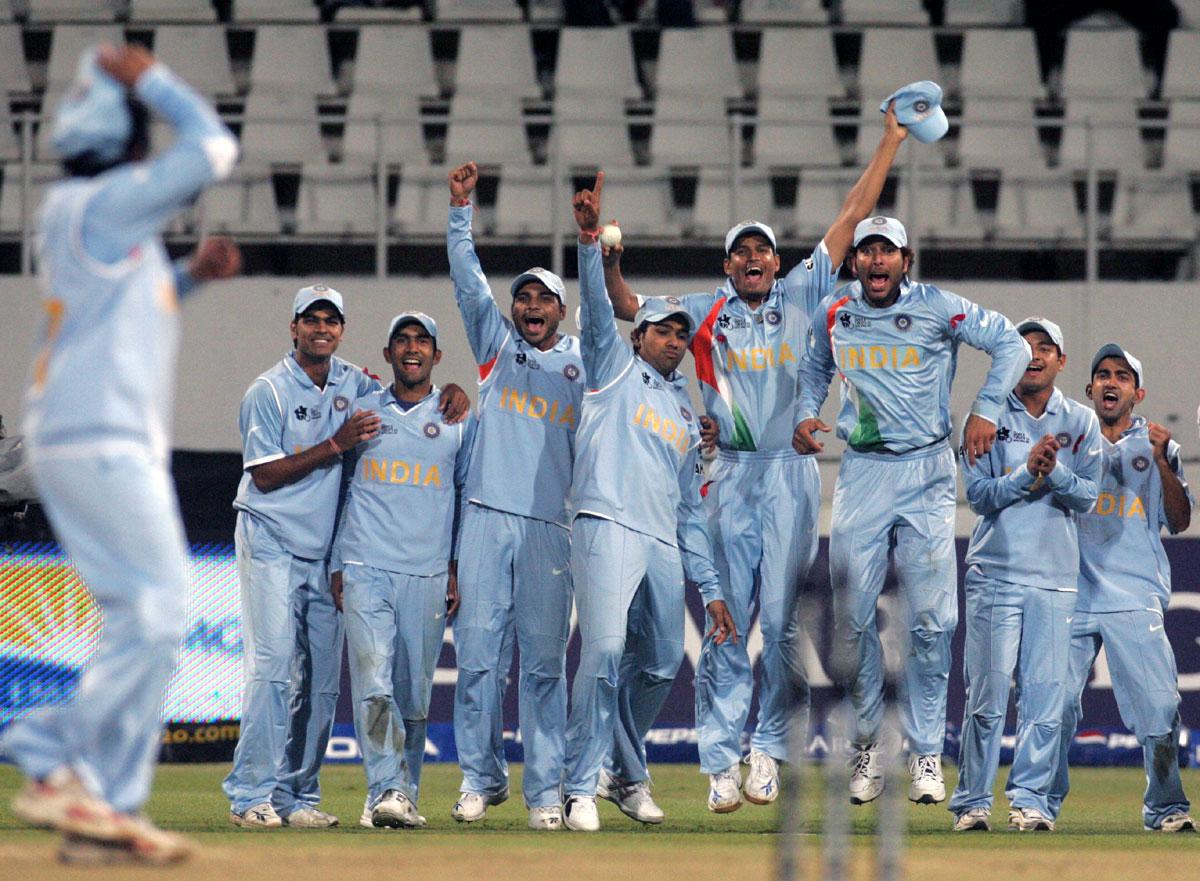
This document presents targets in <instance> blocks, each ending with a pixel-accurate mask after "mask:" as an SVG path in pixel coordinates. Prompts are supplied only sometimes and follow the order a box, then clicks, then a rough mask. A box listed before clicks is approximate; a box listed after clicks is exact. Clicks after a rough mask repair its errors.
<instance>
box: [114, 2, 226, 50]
mask: <svg viewBox="0 0 1200 881" xmlns="http://www.w3.org/2000/svg"><path fill="white" fill-rule="evenodd" d="M129 20H130V21H132V22H135V23H138V24H141V23H145V22H152V23H154V22H165V21H170V22H181V23H182V22H187V23H191V24H201V23H204V22H215V21H216V20H217V10H216V7H214V6H213V5H212V3H210V2H208V0H130V3H129ZM157 48H158V44H157V43H155V49H157Z"/></svg>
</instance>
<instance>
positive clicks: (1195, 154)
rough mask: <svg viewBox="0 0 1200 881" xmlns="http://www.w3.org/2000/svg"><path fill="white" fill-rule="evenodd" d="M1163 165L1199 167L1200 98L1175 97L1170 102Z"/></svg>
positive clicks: (1193, 168)
mask: <svg viewBox="0 0 1200 881" xmlns="http://www.w3.org/2000/svg"><path fill="white" fill-rule="evenodd" d="M1163 165H1164V166H1165V167H1166V168H1170V169H1174V170H1179V171H1192V172H1194V171H1195V170H1196V169H1197V168H1200V99H1195V100H1188V99H1184V98H1176V99H1175V100H1174V101H1172V102H1171V119H1170V122H1169V124H1168V126H1167V138H1166V141H1165V143H1164V144H1163Z"/></svg>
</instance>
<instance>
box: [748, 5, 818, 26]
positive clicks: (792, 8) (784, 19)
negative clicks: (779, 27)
mask: <svg viewBox="0 0 1200 881" xmlns="http://www.w3.org/2000/svg"><path fill="white" fill-rule="evenodd" d="M742 22H743V23H745V24H785V23H786V24H826V23H828V22H829V12H828V11H827V10H826V9H825V6H824V4H823V3H822V2H821V0H742Z"/></svg>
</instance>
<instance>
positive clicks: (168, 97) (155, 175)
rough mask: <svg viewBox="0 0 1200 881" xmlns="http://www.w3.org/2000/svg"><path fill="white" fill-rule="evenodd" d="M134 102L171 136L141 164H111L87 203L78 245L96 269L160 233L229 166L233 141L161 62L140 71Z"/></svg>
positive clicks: (232, 159)
mask: <svg viewBox="0 0 1200 881" xmlns="http://www.w3.org/2000/svg"><path fill="white" fill-rule="evenodd" d="M134 92H135V93H136V94H137V97H138V98H140V99H141V100H142V101H143V102H145V104H146V106H147V107H149V108H150V110H151V111H153V112H154V113H155V114H157V115H158V116H160V117H162V118H164V119H166V121H167V122H168V123H170V125H171V127H172V128H174V130H175V141H174V143H172V144H171V146H170V147H168V148H167V149H166V150H164V151H163V152H162V153H160V154H159V155H158V156H156V157H155V158H154V159H152V160H150V161H147V162H130V163H126V164H124V165H121V166H118V167H117V168H115V169H113V170H112V171H110V172H107V173H106V174H104V175H103V176H102V178H101V180H102V181H103V183H102V184H101V186H100V187H99V189H97V191H96V192H95V194H94V195H93V196H92V197H91V199H89V200H88V204H87V206H86V207H85V208H84V211H83V217H82V230H81V234H82V242H83V247H84V250H85V251H86V252H87V253H88V255H90V256H91V257H93V258H95V259H97V260H100V261H101V262H103V263H115V262H117V261H118V260H121V259H123V258H124V257H125V256H126V255H127V254H128V252H129V250H130V249H131V248H133V247H134V246H135V245H137V244H138V243H139V242H141V241H143V240H144V239H146V238H147V237H148V236H151V235H155V234H157V233H158V232H160V231H161V230H162V228H163V227H164V226H165V225H166V224H167V222H168V221H169V220H170V219H171V217H172V216H174V214H175V213H176V212H177V211H179V210H180V209H182V208H184V207H186V205H187V204H188V203H189V202H191V200H192V199H194V198H195V196H196V194H197V193H199V192H200V190H201V189H203V188H204V187H205V186H207V185H208V184H210V183H212V182H213V181H216V180H221V179H222V178H225V177H228V176H229V173H230V171H232V169H233V165H234V163H235V162H236V161H237V153H238V148H237V140H236V139H235V138H234V137H233V133H232V132H230V131H229V129H228V128H226V127H225V124H224V123H222V122H221V120H220V119H219V118H218V116H217V114H216V112H215V111H214V110H213V109H212V107H210V106H209V104H208V102H206V101H205V100H204V98H202V97H201V96H200V95H199V94H198V93H197V92H195V91H194V90H193V89H192V88H191V87H190V86H188V85H187V84H186V83H185V82H183V80H181V79H179V78H178V77H177V76H175V75H174V74H173V73H171V71H169V70H168V69H167V68H166V67H164V66H163V65H162V64H155V65H153V66H152V67H150V68H149V69H148V70H147V71H146V72H145V73H143V74H142V75H141V76H140V77H139V78H138V81H137V84H136V85H135V86H134Z"/></svg>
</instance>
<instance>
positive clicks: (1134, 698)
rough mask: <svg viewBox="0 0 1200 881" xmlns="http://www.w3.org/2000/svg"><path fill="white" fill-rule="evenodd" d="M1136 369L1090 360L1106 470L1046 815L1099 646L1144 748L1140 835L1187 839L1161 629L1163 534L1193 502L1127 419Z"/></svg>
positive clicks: (1060, 789) (1167, 454) (1120, 359)
mask: <svg viewBox="0 0 1200 881" xmlns="http://www.w3.org/2000/svg"><path fill="white" fill-rule="evenodd" d="M1144 378H1145V376H1144V374H1143V372H1142V364H1141V362H1140V361H1139V360H1138V359H1137V358H1135V357H1134V356H1133V355H1131V354H1130V353H1129V352H1127V351H1125V350H1124V349H1122V348H1121V347H1120V346H1118V345H1117V344H1115V343H1109V344H1107V345H1105V346H1102V347H1101V348H1100V350H1099V351H1098V352H1096V354H1095V356H1094V357H1093V358H1092V372H1091V381H1090V382H1089V383H1088V386H1087V396H1088V398H1089V399H1090V400H1091V402H1092V406H1093V407H1094V408H1095V411H1096V416H1097V417H1099V419H1100V432H1101V435H1102V438H1103V441H1102V442H1103V447H1104V453H1103V472H1102V475H1101V477H1100V495H1099V497H1098V499H1097V501H1096V506H1095V507H1094V508H1092V510H1090V511H1088V512H1086V513H1084V514H1080V515H1079V598H1078V600H1077V602H1076V604H1075V614H1074V616H1073V618H1072V621H1071V649H1070V661H1069V664H1068V674H1067V684H1066V698H1065V702H1064V705H1063V723H1062V738H1061V743H1060V749H1059V751H1058V756H1057V758H1058V764H1057V769H1056V773H1055V775H1054V781H1053V783H1052V785H1051V791H1050V816H1051V818H1052V819H1055V818H1057V816H1058V813H1059V811H1060V809H1061V807H1062V802H1063V800H1064V799H1065V798H1066V796H1067V790H1068V783H1069V781H1068V776H1067V751H1068V749H1069V748H1070V746H1071V741H1072V740H1073V739H1074V736H1075V729H1076V728H1077V727H1078V725H1079V720H1080V719H1081V718H1082V714H1083V705H1082V698H1083V691H1084V689H1085V688H1086V687H1087V681H1088V673H1089V672H1090V671H1091V669H1092V664H1093V663H1094V662H1095V660H1096V655H1097V653H1098V652H1099V651H1100V646H1101V645H1103V646H1104V651H1105V654H1106V656H1107V658H1108V671H1109V674H1110V675H1111V676H1112V684H1113V693H1114V694H1115V696H1116V698H1117V706H1118V707H1119V708H1120V710H1121V718H1122V720H1123V721H1124V722H1125V724H1126V726H1128V727H1129V728H1130V729H1132V730H1133V732H1134V734H1135V735H1136V736H1137V739H1138V741H1139V742H1140V743H1141V744H1142V751H1143V754H1144V756H1145V767H1146V793H1145V796H1144V797H1143V802H1142V822H1143V825H1144V826H1145V828H1146V829H1147V830H1153V831H1159V832H1194V831H1196V822H1195V820H1193V819H1192V817H1191V816H1190V815H1189V813H1188V810H1189V808H1190V807H1191V805H1190V803H1189V802H1188V799H1187V796H1186V795H1185V794H1184V791H1183V782H1182V780H1181V779H1180V776H1179V758H1178V752H1179V675H1178V671H1177V670H1176V667H1175V655H1174V653H1173V652H1172V650H1171V643H1170V641H1169V640H1168V639H1167V634H1166V631H1165V630H1164V629H1163V616H1164V615H1165V613H1166V611H1167V604H1168V603H1169V602H1170V599H1171V566H1170V563H1169V562H1168V561H1167V554H1166V551H1165V550H1164V549H1163V543H1162V530H1163V527H1166V529H1167V531H1168V532H1170V533H1172V534H1175V533H1179V532H1182V531H1183V530H1185V529H1187V528H1188V525H1189V524H1190V523H1191V519H1192V508H1193V506H1194V501H1193V499H1192V495H1191V492H1190V491H1189V490H1188V485H1187V481H1186V480H1185V479H1184V474H1183V459H1182V458H1181V456H1180V452H1179V444H1177V443H1176V442H1175V441H1174V440H1172V439H1171V433H1170V431H1168V430H1167V429H1166V428H1165V427H1163V426H1162V425H1158V424H1156V423H1153V422H1147V421H1146V420H1145V419H1144V418H1142V417H1141V416H1135V415H1134V412H1133V411H1134V408H1135V407H1136V406H1137V405H1138V404H1139V403H1141V402H1142V401H1143V400H1144V399H1145V397H1146V388H1145V385H1144V384H1143V382H1144Z"/></svg>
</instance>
